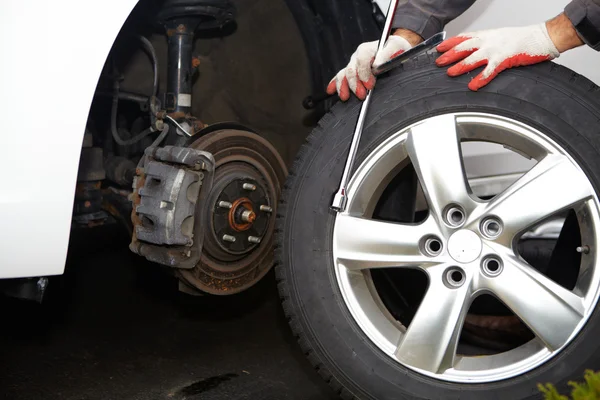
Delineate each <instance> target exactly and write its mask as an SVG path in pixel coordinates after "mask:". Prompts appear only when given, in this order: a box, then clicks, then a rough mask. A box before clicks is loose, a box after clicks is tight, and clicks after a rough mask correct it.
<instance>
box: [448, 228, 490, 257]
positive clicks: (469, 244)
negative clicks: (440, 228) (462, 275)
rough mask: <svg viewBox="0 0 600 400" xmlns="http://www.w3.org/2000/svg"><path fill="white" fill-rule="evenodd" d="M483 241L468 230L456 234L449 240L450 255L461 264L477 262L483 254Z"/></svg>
mask: <svg viewBox="0 0 600 400" xmlns="http://www.w3.org/2000/svg"><path fill="white" fill-rule="evenodd" d="M481 247H482V244H481V239H480V238H479V236H477V234H476V233H475V232H473V231H470V230H468V229H462V230H460V231H458V232H455V233H453V234H452V236H450V240H448V253H450V256H451V257H452V258H454V259H455V260H456V261H458V262H460V263H470V262H472V261H475V260H476V259H477V257H479V255H480V254H481Z"/></svg>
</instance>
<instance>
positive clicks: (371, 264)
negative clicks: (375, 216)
mask: <svg viewBox="0 0 600 400" xmlns="http://www.w3.org/2000/svg"><path fill="white" fill-rule="evenodd" d="M436 232H437V229H436V225H435V223H434V222H433V221H432V220H431V219H428V220H426V221H425V222H423V223H422V224H419V225H405V224H397V223H391V222H383V221H375V220H370V219H364V218H357V217H351V216H349V215H345V214H341V215H338V217H337V220H336V231H335V235H334V245H335V254H336V260H337V262H338V263H340V264H342V265H344V266H345V267H346V268H348V269H349V270H363V269H368V268H384V267H418V266H426V265H433V264H437V263H439V262H440V261H439V258H432V257H427V256H425V255H423V254H422V253H421V250H420V248H419V241H420V239H421V238H422V237H423V236H425V235H428V234H435V233H436Z"/></svg>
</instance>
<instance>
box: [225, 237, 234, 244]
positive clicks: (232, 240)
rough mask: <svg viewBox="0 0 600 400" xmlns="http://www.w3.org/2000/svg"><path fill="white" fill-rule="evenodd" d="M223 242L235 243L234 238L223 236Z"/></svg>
mask: <svg viewBox="0 0 600 400" xmlns="http://www.w3.org/2000/svg"><path fill="white" fill-rule="evenodd" d="M223 241H225V242H230V243H233V242H235V236H231V235H223Z"/></svg>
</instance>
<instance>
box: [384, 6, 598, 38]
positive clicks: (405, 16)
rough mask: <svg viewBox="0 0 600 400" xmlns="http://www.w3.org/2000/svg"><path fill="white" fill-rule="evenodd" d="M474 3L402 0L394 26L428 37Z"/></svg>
mask: <svg viewBox="0 0 600 400" xmlns="http://www.w3.org/2000/svg"><path fill="white" fill-rule="evenodd" d="M598 1H600V0H598ZM473 3H475V0H401V1H400V2H399V4H398V8H397V9H396V15H395V17H394V23H393V25H392V27H393V28H404V29H409V30H411V31H413V32H415V33H418V34H419V35H421V37H422V38H424V39H427V38H428V37H430V36H432V35H434V34H436V33H437V32H439V31H441V30H443V29H444V26H445V25H446V24H447V23H448V22H450V21H452V20H453V19H454V18H456V17H458V16H459V15H460V14H462V13H463V12H465V11H466V10H467V8H469V7H471V5H473Z"/></svg>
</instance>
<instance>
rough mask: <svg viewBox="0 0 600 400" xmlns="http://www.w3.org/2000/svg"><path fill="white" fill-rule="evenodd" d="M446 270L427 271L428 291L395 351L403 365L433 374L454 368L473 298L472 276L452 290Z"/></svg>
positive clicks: (437, 268) (438, 268)
mask: <svg viewBox="0 0 600 400" xmlns="http://www.w3.org/2000/svg"><path fill="white" fill-rule="evenodd" d="M444 269H445V266H442V265H440V266H437V267H435V268H431V269H429V270H428V272H429V288H428V289H427V293H426V294H425V297H424V298H423V301H422V302H421V305H420V306H419V309H418V310H417V313H416V314H415V316H414V318H413V320H412V321H411V323H410V325H409V326H408V330H407V331H406V334H405V335H404V338H403V339H402V342H401V343H400V345H399V346H398V349H397V350H396V357H397V358H398V360H399V361H400V362H402V363H406V364H408V365H412V366H414V367H416V368H420V369H424V370H426V371H430V372H433V373H441V372H443V371H444V370H446V369H448V368H451V367H452V366H453V364H454V357H455V355H456V346H457V344H458V339H459V337H460V331H461V328H462V325H463V322H464V319H465V316H466V314H467V311H468V309H469V304H470V298H471V287H470V283H471V276H470V275H468V276H467V277H466V281H465V283H464V284H463V285H462V286H461V287H460V288H457V289H450V288H448V287H446V286H445V285H444V283H443V281H442V276H443V273H444Z"/></svg>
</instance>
